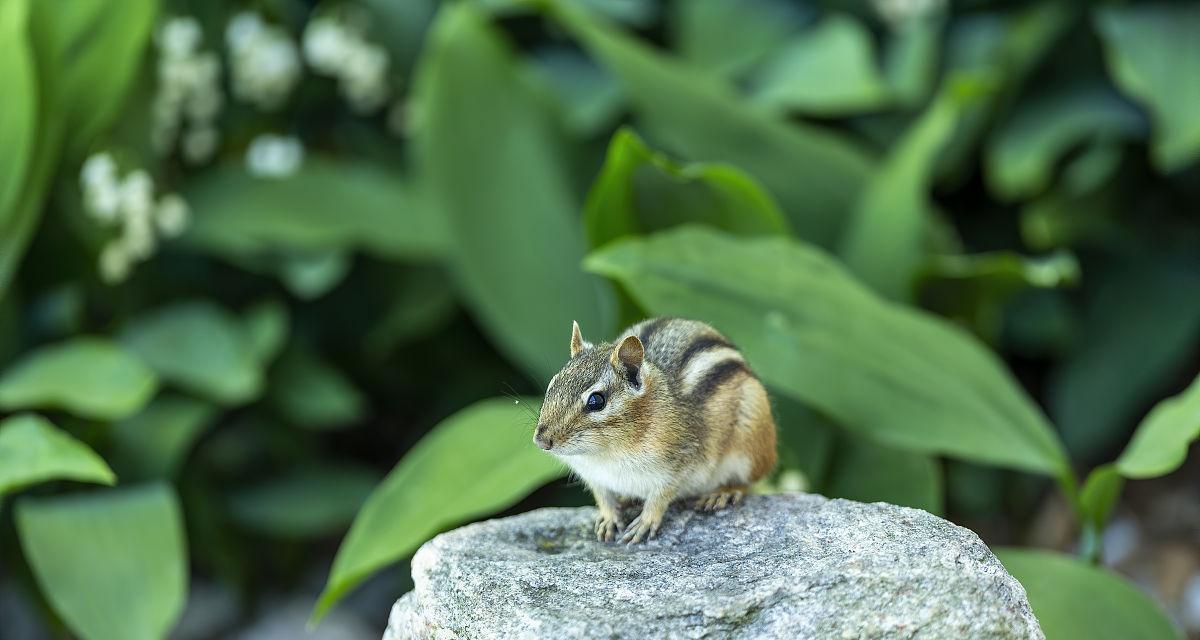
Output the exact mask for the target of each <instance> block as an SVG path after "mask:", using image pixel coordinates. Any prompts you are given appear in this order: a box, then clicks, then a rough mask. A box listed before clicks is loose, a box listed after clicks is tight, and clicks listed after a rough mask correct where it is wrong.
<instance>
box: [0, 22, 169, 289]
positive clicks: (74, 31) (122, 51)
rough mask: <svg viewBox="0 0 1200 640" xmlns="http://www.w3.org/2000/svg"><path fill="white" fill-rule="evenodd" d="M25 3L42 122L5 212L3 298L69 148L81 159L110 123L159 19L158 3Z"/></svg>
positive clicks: (1, 213)
mask: <svg viewBox="0 0 1200 640" xmlns="http://www.w3.org/2000/svg"><path fill="white" fill-rule="evenodd" d="M8 2H9V3H12V2H13V0H8ZM25 4H27V5H28V7H29V9H30V13H29V27H30V39H29V43H30V45H31V47H32V50H33V54H34V56H33V57H34V63H35V66H36V78H37V84H38V86H37V89H36V93H33V94H31V95H35V96H36V99H37V111H38V119H37V123H36V127H37V128H36V136H35V137H34V140H35V144H34V146H33V150H32V156H31V157H30V159H29V162H28V165H27V168H26V171H25V174H24V175H25V177H24V178H23V180H22V183H21V192H20V194H19V195H18V196H17V198H16V200H15V201H14V203H13V206H12V208H10V209H8V210H5V209H3V208H0V296H3V295H4V292H5V290H6V289H7V288H8V284H9V282H10V281H11V280H12V278H13V274H14V273H15V272H16V269H17V265H18V264H19V261H20V260H21V258H22V256H23V255H24V253H25V248H26V245H27V244H28V243H29V240H30V238H31V237H32V235H33V232H34V230H35V228H36V227H37V223H38V220H39V219H40V217H41V213H42V209H43V204H44V201H45V198H46V194H47V193H48V191H49V187H50V181H51V179H52V178H53V177H54V174H55V169H56V168H57V166H58V161H59V158H60V155H61V154H62V152H63V150H64V149H63V147H66V148H67V150H68V154H67V157H68V158H70V159H75V158H76V157H77V156H78V155H79V154H80V152H82V151H83V150H85V149H86V148H87V145H89V144H90V143H91V141H92V140H93V139H94V138H95V136H96V135H97V134H99V133H101V132H102V131H103V130H104V128H106V127H108V126H109V125H110V124H111V122H112V119H113V118H114V117H115V116H116V115H117V113H118V111H119V109H120V107H121V104H122V103H123V102H124V99H125V94H126V93H127V92H128V89H129V86H130V84H131V81H132V78H133V76H134V74H135V73H136V71H137V69H138V66H139V65H140V64H141V63H142V61H143V59H144V56H142V51H143V50H144V48H145V46H146V44H147V43H148V42H149V34H150V26H151V25H152V23H153V21H154V17H155V14H156V13H157V3H156V2H155V1H154V0H129V1H128V2H120V3H116V4H115V5H114V4H113V3H109V2H106V1H105V0H83V1H81V2H76V3H74V4H73V5H72V7H71V11H66V12H64V11H62V10H61V7H59V6H58V5H57V4H56V3H53V2H26V3H25ZM0 40H4V41H5V42H7V41H8V38H0ZM6 57H7V56H6ZM4 77H5V78H6V79H7V75H5V76H4ZM8 93H13V92H11V91H10V92H8ZM18 95H19V94H18ZM6 97H7V94H6ZM18 99H20V98H18ZM6 101H7V100H6ZM6 153H7V150H6Z"/></svg>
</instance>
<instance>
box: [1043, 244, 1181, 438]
mask: <svg viewBox="0 0 1200 640" xmlns="http://www.w3.org/2000/svg"><path fill="white" fill-rule="evenodd" d="M1090 277H1091V285H1092V287H1093V288H1092V289H1091V290H1089V291H1088V299H1087V300H1086V308H1085V315H1084V325H1083V327H1084V330H1083V331H1082V332H1081V335H1080V336H1079V344H1080V348H1078V349H1076V350H1075V351H1074V352H1072V353H1071V354H1070V355H1069V356H1068V357H1066V358H1064V359H1063V360H1061V361H1060V362H1059V364H1058V366H1056V367H1055V368H1054V369H1052V370H1051V371H1050V378H1049V384H1048V394H1047V395H1048V397H1047V403H1048V405H1049V410H1050V415H1051V416H1052V417H1053V418H1054V422H1055V424H1057V425H1058V427H1059V429H1060V432H1061V433H1062V437H1063V440H1064V442H1065V443H1066V445H1067V449H1068V450H1069V451H1070V452H1071V453H1072V457H1074V458H1075V459H1077V460H1081V461H1086V462H1095V461H1098V458H1099V457H1100V456H1102V455H1105V453H1106V452H1107V451H1108V450H1111V449H1113V448H1116V447H1118V446H1120V445H1121V443H1123V442H1124V441H1125V440H1126V439H1127V438H1128V437H1129V433H1130V431H1129V430H1130V429H1131V427H1132V425H1133V424H1134V423H1135V422H1136V421H1137V419H1138V418H1139V417H1140V416H1141V415H1142V411H1144V410H1145V407H1146V406H1148V405H1149V404H1150V403H1151V402H1153V401H1154V400H1155V399H1157V398H1161V397H1162V396H1163V395H1164V394H1165V393H1167V392H1168V391H1169V389H1168V386H1169V384H1170V383H1171V381H1172V380H1174V379H1177V378H1178V376H1180V375H1181V374H1186V373H1188V366H1189V362H1190V360H1189V358H1190V354H1192V353H1193V352H1194V351H1193V350H1194V348H1195V347H1196V345H1198V344H1200V296H1192V295H1180V292H1181V291H1197V290H1200V264H1198V263H1196V261H1195V260H1194V258H1192V257H1191V256H1190V255H1184V254H1180V255H1177V256H1171V255H1169V254H1167V253H1166V252H1165V251H1159V252H1158V253H1157V254H1156V255H1154V256H1147V257H1137V258H1133V259H1132V260H1126V261H1121V262H1118V263H1116V264H1114V265H1113V266H1112V267H1111V269H1110V270H1109V271H1107V272H1105V271H1096V272H1093V273H1092V275H1091V276H1090ZM1103 459H1105V460H1106V459H1107V458H1103Z"/></svg>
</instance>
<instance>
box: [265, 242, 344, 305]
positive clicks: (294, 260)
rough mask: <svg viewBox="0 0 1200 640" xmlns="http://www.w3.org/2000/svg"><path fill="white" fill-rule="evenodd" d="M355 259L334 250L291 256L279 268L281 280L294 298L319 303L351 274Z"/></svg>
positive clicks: (282, 261)
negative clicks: (317, 300) (321, 298)
mask: <svg viewBox="0 0 1200 640" xmlns="http://www.w3.org/2000/svg"><path fill="white" fill-rule="evenodd" d="M352 266H354V265H353V264H352V260H351V256H349V255H347V253H346V252H345V251H338V250H330V251H321V252H318V253H312V254H297V255H292V256H288V257H287V258H284V259H283V260H281V261H280V264H279V265H278V271H279V278H280V280H282V281H283V284H284V286H286V287H287V288H288V291H291V292H292V295H294V296H296V297H297V298H300V299H301V300H316V299H317V298H320V297H321V296H323V295H325V294H327V293H329V292H330V291H332V290H333V289H335V288H337V286H338V285H339V284H341V283H342V281H343V280H345V279H346V276H347V275H349V273H350V268H351V267H352Z"/></svg>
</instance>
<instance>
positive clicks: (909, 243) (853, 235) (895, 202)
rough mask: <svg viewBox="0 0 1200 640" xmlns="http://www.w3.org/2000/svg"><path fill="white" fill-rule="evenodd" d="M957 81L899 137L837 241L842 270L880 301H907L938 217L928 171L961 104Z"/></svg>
mask: <svg viewBox="0 0 1200 640" xmlns="http://www.w3.org/2000/svg"><path fill="white" fill-rule="evenodd" d="M965 84H967V82H966V81H965V80H962V79H952V80H950V81H948V83H947V85H946V87H945V88H944V89H943V90H942V92H941V95H940V96H939V97H938V99H937V100H935V101H934V103H933V104H932V105H931V106H930V107H929V108H928V109H927V110H926V111H925V114H924V115H922V116H921V118H920V119H918V120H917V121H916V122H915V123H914V124H913V125H912V127H911V128H910V129H909V130H908V131H907V132H905V134H904V135H903V136H902V137H901V138H900V140H899V142H898V143H897V144H896V145H895V147H894V148H893V149H892V151H891V152H890V153H889V154H888V157H887V159H886V160H885V161H884V164H883V166H882V167H880V169H879V172H878V173H877V174H875V177H874V178H872V179H871V181H870V182H869V183H868V184H867V187H866V191H865V192H864V193H863V195H862V199H861V200H860V201H859V203H858V205H857V206H856V207H855V208H854V213H853V215H852V217H851V219H850V223H849V225H848V228H847V230H846V235H845V237H844V238H843V239H842V247H841V252H840V253H841V255H842V257H843V259H844V260H845V262H846V264H847V266H849V267H850V269H851V270H852V271H854V272H855V273H856V274H858V276H859V277H860V278H862V279H863V280H864V281H866V282H867V284H869V285H871V286H872V287H873V288H874V289H875V290H876V291H878V292H879V293H881V294H883V295H884V296H886V297H888V298H892V299H897V300H907V299H909V298H911V296H912V290H913V285H914V284H915V282H914V281H915V278H916V275H917V269H918V267H919V266H920V264H921V262H922V260H923V259H924V257H925V254H926V253H927V252H929V250H930V245H931V244H932V243H931V241H930V238H931V236H932V235H933V234H934V233H935V231H934V225H935V224H937V222H938V219H937V216H938V215H939V214H938V212H937V210H936V209H935V208H934V206H933V204H932V203H931V202H930V199H929V193H930V191H931V190H932V183H933V177H934V170H935V168H936V162H937V159H938V158H939V157H940V153H941V151H942V148H943V147H944V146H945V145H946V143H947V142H948V141H949V140H950V137H951V135H952V134H953V133H954V130H955V125H956V124H957V123H958V118H959V114H960V113H961V111H962V109H963V105H964V104H966V103H967V102H969V101H970V99H971V98H970V97H969V94H968V92H970V91H978V90H977V89H971V88H968V87H965V86H964V85H965Z"/></svg>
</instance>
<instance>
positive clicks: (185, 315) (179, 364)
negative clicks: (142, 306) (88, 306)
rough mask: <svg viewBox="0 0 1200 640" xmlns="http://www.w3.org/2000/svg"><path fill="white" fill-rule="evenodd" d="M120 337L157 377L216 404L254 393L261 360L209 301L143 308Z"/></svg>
mask: <svg viewBox="0 0 1200 640" xmlns="http://www.w3.org/2000/svg"><path fill="white" fill-rule="evenodd" d="M121 342H122V343H123V344H125V345H126V347H128V348H129V349H130V350H131V351H133V352H134V353H136V354H138V355H139V356H141V357H142V359H143V360H145V361H146V362H147V363H148V364H149V365H150V366H151V368H153V369H154V370H155V371H157V372H158V374H159V375H160V376H162V378H163V380H166V381H167V382H170V383H172V384H174V385H177V386H179V387H181V388H183V389H186V390H188V391H191V392H193V393H196V394H199V395H201V396H203V397H205V398H208V399H210V400H213V401H214V402H216V403H218V404H221V405H237V404H242V403H244V402H247V401H249V400H253V399H254V398H256V397H258V394H259V393H260V392H261V390H262V386H263V379H262V363H261V362H259V360H258V359H257V357H256V355H255V353H256V350H255V348H254V346H252V344H253V343H251V340H250V338H249V336H248V335H247V332H246V330H245V329H244V328H243V327H242V324H241V323H240V322H238V319H237V318H235V317H233V316H232V315H230V314H229V313H228V312H227V311H225V310H224V309H222V308H220V307H218V306H216V305H214V304H213V303H211V302H208V301H203V300H197V301H190V302H179V303H175V304H172V305H169V306H166V307H161V308H159V309H156V310H154V311H150V312H147V313H145V314H143V315H141V316H139V317H138V318H136V319H134V320H133V321H132V322H130V323H129V324H128V325H127V326H126V327H125V329H124V330H123V331H122V332H121Z"/></svg>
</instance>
